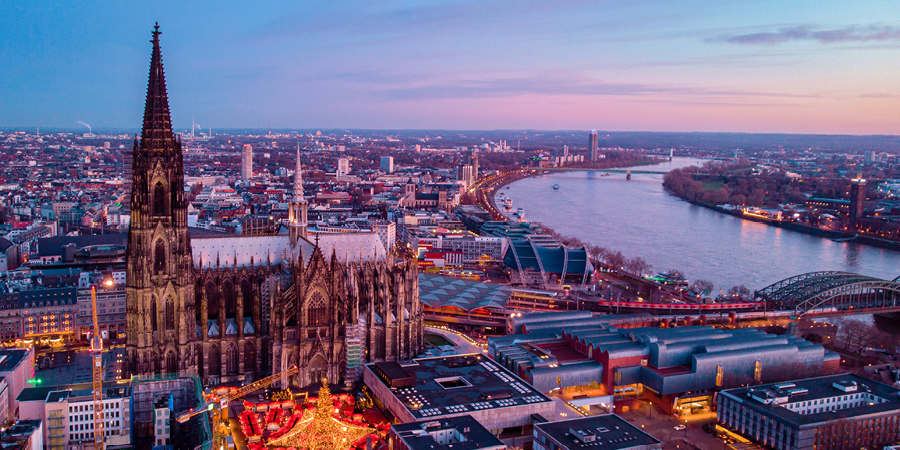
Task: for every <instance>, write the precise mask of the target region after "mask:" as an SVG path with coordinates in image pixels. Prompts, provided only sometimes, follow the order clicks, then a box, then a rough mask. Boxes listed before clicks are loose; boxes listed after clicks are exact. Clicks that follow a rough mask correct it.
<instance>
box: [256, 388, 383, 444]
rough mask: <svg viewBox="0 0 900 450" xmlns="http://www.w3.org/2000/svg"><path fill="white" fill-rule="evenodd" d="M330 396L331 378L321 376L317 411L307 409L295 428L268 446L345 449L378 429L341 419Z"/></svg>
mask: <svg viewBox="0 0 900 450" xmlns="http://www.w3.org/2000/svg"><path fill="white" fill-rule="evenodd" d="M336 412H338V410H337V409H335V407H334V401H333V400H332V399H331V389H329V388H328V380H326V379H325V378H323V379H322V387H321V388H320V389H319V398H318V399H317V400H316V409H315V412H312V413H311V412H310V410H306V411H304V412H303V418H302V419H300V420H299V421H298V422H297V425H295V426H294V429H292V430H291V431H289V432H288V433H287V434H285V435H284V436H281V437H279V438H278V439H275V440H273V441H271V442H269V443H268V447H295V448H297V449H303V450H342V449H346V448H349V447H350V446H351V444H352V443H353V442H355V441H357V440H359V439H361V438H363V437H366V436H368V435H370V434H374V433H376V432H377V430H375V429H374V428H369V427H366V426H359V425H354V424H350V423H345V422H341V421H340V420H338V419H337V418H335V417H334V416H333V413H336Z"/></svg>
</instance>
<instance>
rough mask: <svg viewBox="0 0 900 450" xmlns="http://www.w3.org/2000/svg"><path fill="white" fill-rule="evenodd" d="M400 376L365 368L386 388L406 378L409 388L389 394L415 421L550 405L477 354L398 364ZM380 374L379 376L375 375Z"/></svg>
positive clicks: (487, 359)
mask: <svg viewBox="0 0 900 450" xmlns="http://www.w3.org/2000/svg"><path fill="white" fill-rule="evenodd" d="M399 366H400V367H402V369H403V372H404V373H397V372H396V371H395V370H391V374H392V375H390V376H386V375H387V374H386V372H380V371H379V370H377V368H376V364H375V363H372V364H368V365H367V368H368V369H369V370H371V371H372V372H373V373H375V374H377V375H378V378H379V380H380V381H381V382H382V383H384V384H385V385H386V386H387V387H388V388H390V387H391V385H392V380H391V376H396V377H406V376H407V374H408V377H409V378H411V379H412V385H411V386H408V387H395V388H391V393H392V394H393V395H394V396H395V397H396V398H397V399H398V400H399V401H400V403H402V404H403V406H404V407H405V408H406V409H407V410H408V411H409V412H410V413H411V414H412V416H413V417H415V418H416V419H417V420H418V419H427V418H429V417H435V418H437V417H439V416H442V415H448V414H459V413H467V412H475V411H482V410H487V409H499V408H506V407H513V406H521V405H529V404H536V403H550V402H552V400H550V399H549V398H548V397H547V396H545V395H544V394H542V393H540V392H538V391H535V390H534V389H532V388H531V387H530V386H529V385H528V383H526V382H525V381H523V380H522V379H521V378H519V377H517V376H515V375H513V374H512V373H511V372H509V371H508V370H506V369H504V368H502V367H501V366H500V365H499V364H497V363H495V362H493V361H491V360H490V359H489V358H487V357H485V356H481V355H459V356H442V357H436V358H420V359H415V360H413V361H412V362H409V363H401V364H399ZM379 372H380V373H379Z"/></svg>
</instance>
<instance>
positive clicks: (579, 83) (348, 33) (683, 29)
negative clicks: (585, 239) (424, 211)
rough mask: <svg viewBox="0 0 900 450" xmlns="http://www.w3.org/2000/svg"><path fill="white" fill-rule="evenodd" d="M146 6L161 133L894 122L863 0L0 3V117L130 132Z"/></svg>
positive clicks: (815, 128)
mask: <svg viewBox="0 0 900 450" xmlns="http://www.w3.org/2000/svg"><path fill="white" fill-rule="evenodd" d="M56 3H60V4H56ZM152 3H158V4H157V5H152V6H151V5H150V4H152ZM155 21H159V24H160V29H161V31H162V32H163V34H162V36H161V41H162V50H163V61H164V63H165V67H166V76H167V81H168V88H169V98H170V105H171V108H172V115H173V118H174V120H175V125H176V127H179V128H189V127H190V123H191V118H192V117H193V118H195V120H196V122H197V123H198V124H200V125H201V126H202V127H203V128H208V127H212V128H213V129H216V128H226V127H227V128H248V127H265V126H267V124H271V126H272V128H291V127H294V128H339V127H344V128H381V129H385V128H389V129H396V128H420V129H421V128H430V129H435V128H437V129H500V128H532V129H571V130H583V129H591V128H596V129H598V130H605V131H625V130H630V131H735V132H783V133H839V134H900V6H898V5H897V3H896V2H895V1H874V0H867V1H864V2H851V1H840V2H839V1H829V0H816V1H789V2H786V1H784V0H779V1H727V0H713V1H682V0H679V1H671V0H668V1H608V2H605V1H567V0H547V1H544V0H533V1H530V0H504V1H484V0H474V1H405V2H376V1H353V0H341V1H322V2H306V1H304V2H298V1H284V2H276V1H272V2H269V1H267V2H234V3H233V4H232V3H227V2H218V1H209V2H199V1H197V2H195V1H191V2H176V1H158V2H130V1H96V0H83V1H77V2H42V1H21V0H6V1H3V2H0V127H13V126H19V127H26V126H27V127H33V126H34V124H35V123H37V122H40V123H41V126H42V127H44V126H46V127H66V128H76V127H78V122H79V121H84V122H87V123H90V124H91V125H93V126H95V127H130V128H139V127H140V123H141V116H142V113H143V102H144V95H145V89H146V84H147V73H148V69H149V63H150V50H151V45H150V42H149V40H150V31H152V27H153V23H154V22H155Z"/></svg>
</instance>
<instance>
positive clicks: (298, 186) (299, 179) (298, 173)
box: [294, 142, 303, 199]
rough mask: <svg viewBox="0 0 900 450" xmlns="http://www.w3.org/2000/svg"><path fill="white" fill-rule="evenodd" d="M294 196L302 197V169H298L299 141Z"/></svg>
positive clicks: (298, 144)
mask: <svg viewBox="0 0 900 450" xmlns="http://www.w3.org/2000/svg"><path fill="white" fill-rule="evenodd" d="M294 198H295V199H296V198H303V171H302V170H301V169H300V143H299V142H298V143H297V169H296V171H295V172H294Z"/></svg>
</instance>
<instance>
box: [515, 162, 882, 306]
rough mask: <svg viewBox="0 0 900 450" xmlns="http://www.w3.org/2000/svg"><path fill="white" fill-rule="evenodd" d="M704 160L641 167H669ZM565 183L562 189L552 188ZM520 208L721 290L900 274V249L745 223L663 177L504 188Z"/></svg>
mask: <svg viewBox="0 0 900 450" xmlns="http://www.w3.org/2000/svg"><path fill="white" fill-rule="evenodd" d="M698 161H700V160H695V159H689V158H676V159H675V160H674V161H673V162H668V163H664V164H661V165H657V166H647V167H644V168H635V170H642V169H644V170H658V171H668V170H671V169H673V168H676V167H684V166H687V165H692V164H695V163H697V162H698ZM554 184H559V186H560V187H559V190H554V189H553V188H552V186H553V185H554ZM501 192H504V193H506V195H508V196H509V197H511V198H512V199H513V210H515V208H518V207H524V208H525V210H526V211H525V214H526V218H527V219H528V220H534V221H538V222H541V223H543V224H546V225H548V226H550V227H553V228H554V229H555V230H556V231H558V232H559V233H561V234H564V235H568V236H575V237H578V238H579V239H581V240H582V241H584V242H587V243H592V244H595V245H600V246H603V247H607V248H610V249H614V250H620V251H622V253H624V254H625V256H627V257H634V256H641V257H643V258H644V259H646V260H647V262H649V263H650V264H651V265H652V266H653V267H654V269H655V270H657V271H659V270H665V269H678V270H681V271H682V272H684V274H685V276H687V277H688V278H689V279H692V280H693V279H700V278H702V279H707V280H709V281H711V282H713V283H714V284H715V285H716V289H722V290H726V289H728V288H729V287H731V286H734V285H738V284H744V285H746V286H747V287H749V288H750V289H751V290H756V289H761V288H763V287H765V286H767V285H769V284H772V283H774V282H776V281H779V280H782V279H784V278H787V277H789V276H793V275H799V274H802V273H806V272H813V271H818V270H844V271H849V272H855V273H860V274H864V275H869V276H874V277H878V278H886V279H894V278H895V277H897V276H898V275H900V252H896V251H892V250H885V249H880V248H875V247H869V246H863V245H859V244H855V243H852V242H850V243H838V242H834V241H831V240H829V239H824V238H820V237H816V236H810V235H806V234H803V233H797V232H793V231H788V230H784V229H781V228H776V227H771V226H768V225H766V224H763V223H758V222H751V221H747V220H741V219H738V218H736V217H732V216H728V215H724V214H720V213H717V212H714V211H711V210H709V209H706V208H702V207H698V206H694V205H691V204H689V203H686V202H684V201H681V200H679V199H677V198H675V197H673V196H671V195H669V194H667V193H666V192H665V191H664V190H663V188H662V175H657V174H633V175H632V179H631V181H626V179H625V174H619V173H613V174H611V175H610V176H601V173H600V172H565V173H553V174H550V175H544V176H540V177H536V178H527V179H524V180H520V181H517V182H515V183H513V184H511V185H510V186H509V189H502V190H501Z"/></svg>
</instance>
